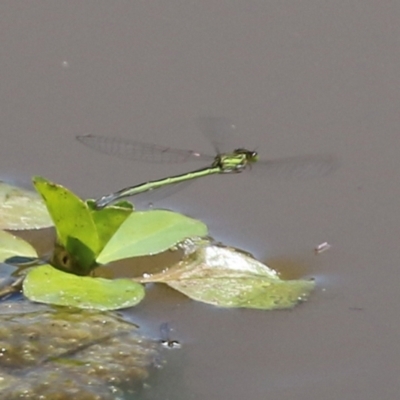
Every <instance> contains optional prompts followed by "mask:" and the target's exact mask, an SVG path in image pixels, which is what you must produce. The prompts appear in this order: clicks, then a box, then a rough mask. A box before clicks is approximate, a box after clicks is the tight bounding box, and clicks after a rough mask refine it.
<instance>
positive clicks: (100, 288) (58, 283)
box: [23, 265, 144, 310]
mask: <svg viewBox="0 0 400 400" xmlns="http://www.w3.org/2000/svg"><path fill="white" fill-rule="evenodd" d="M23 289H24V295H25V296H26V297H28V299H29V300H32V301H37V302H39V303H47V304H56V305H61V306H72V307H78V308H89V309H96V310H116V309H120V308H127V307H132V306H134V305H136V304H138V303H139V302H140V301H141V300H142V299H143V297H144V288H143V286H142V285H140V284H138V283H136V282H133V281H132V280H130V279H115V280H108V279H103V278H91V277H81V276H76V275H73V274H69V273H66V272H62V271H59V270H57V269H55V268H53V267H51V266H50V265H43V266H41V267H37V268H34V269H33V270H31V271H29V273H28V274H27V276H26V278H25V280H24V284H23Z"/></svg>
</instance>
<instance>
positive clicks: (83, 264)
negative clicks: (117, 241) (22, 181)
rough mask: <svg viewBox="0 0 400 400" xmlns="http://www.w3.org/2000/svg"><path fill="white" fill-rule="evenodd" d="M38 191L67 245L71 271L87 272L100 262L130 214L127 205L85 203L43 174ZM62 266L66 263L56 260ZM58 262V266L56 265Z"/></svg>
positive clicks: (61, 240) (60, 238) (36, 179)
mask: <svg viewBox="0 0 400 400" xmlns="http://www.w3.org/2000/svg"><path fill="white" fill-rule="evenodd" d="M33 183H34V185H35V188H36V190H37V191H38V192H39V193H40V194H41V196H42V197H43V199H44V201H45V204H46V206H47V208H48V211H49V213H50V215H51V217H52V219H53V221H54V224H55V227H56V231H57V241H58V243H59V244H61V245H62V247H64V248H65V250H66V252H67V255H66V257H67V258H66V259H67V260H70V261H68V263H67V264H71V265H73V266H74V268H73V269H69V268H67V269H68V270H70V271H71V272H75V273H79V274H81V275H85V274H87V273H88V272H89V271H90V270H91V269H93V268H94V267H95V265H96V262H95V260H96V257H97V256H98V254H99V253H100V252H101V250H102V249H103V248H104V246H105V245H106V243H107V242H108V241H109V239H110V238H111V237H112V235H113V234H114V233H115V231H116V230H117V229H118V228H119V227H120V225H121V224H122V223H123V222H124V221H125V219H126V218H127V217H128V216H129V215H130V213H131V212H132V210H131V209H130V208H127V207H125V208H124V207H108V208H106V209H103V210H94V209H93V207H92V205H91V203H90V201H89V202H84V201H83V200H81V199H80V198H79V197H78V196H76V195H75V194H74V193H72V192H71V191H70V190H68V189H67V188H65V187H63V186H61V185H57V184H55V183H52V182H49V181H47V180H46V179H44V178H42V177H35V178H34V179H33ZM58 259H59V257H58V256H57V255H56V258H55V259H53V262H55V263H56V264H57V266H58V267H59V268H62V269H66V268H64V265H63V264H62V263H61V264H60V263H59V262H56V261H57V260H58ZM56 264H55V265H56Z"/></svg>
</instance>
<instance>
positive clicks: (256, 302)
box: [138, 243, 315, 310]
mask: <svg viewBox="0 0 400 400" xmlns="http://www.w3.org/2000/svg"><path fill="white" fill-rule="evenodd" d="M138 280H139V281H140V282H142V283H143V282H164V283H166V284H168V285H169V286H171V287H172V288H174V289H176V290H178V291H179V292H182V293H184V294H185V295H187V296H188V297H190V298H191V299H193V300H198V301H202V302H205V303H209V304H213V305H215V306H220V307H246V308H258V309H264V310H273V309H282V308H291V307H293V306H294V305H296V303H298V302H299V301H301V300H305V299H306V298H307V296H308V295H309V294H310V292H311V291H312V290H313V288H314V286H315V284H314V282H313V281H309V280H290V281H284V280H281V279H280V278H279V277H278V275H277V273H276V272H275V271H274V270H272V269H270V268H268V267H267V266H266V265H264V264H262V263H261V262H259V261H257V260H255V259H254V258H253V257H251V256H250V255H249V254H245V253H243V252H240V251H238V250H235V249H232V248H228V247H222V246H219V245H218V246H216V245H211V244H207V243H205V244H204V243H203V244H200V245H198V246H197V248H196V250H195V251H194V252H193V253H191V254H188V255H187V256H186V257H185V258H184V259H183V260H182V261H181V262H179V263H178V264H176V265H175V266H173V267H170V268H169V269H167V270H166V271H163V272H162V273H159V274H154V275H150V276H149V277H146V278H141V279H138Z"/></svg>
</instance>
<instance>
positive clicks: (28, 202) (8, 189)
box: [0, 181, 53, 230]
mask: <svg viewBox="0 0 400 400" xmlns="http://www.w3.org/2000/svg"><path fill="white" fill-rule="evenodd" d="M52 225H53V222H52V220H51V218H50V215H49V213H48V211H47V209H46V206H45V204H44V203H43V200H42V199H41V198H40V197H39V196H38V194H37V193H35V192H33V191H31V190H26V189H22V188H18V187H15V186H12V185H9V184H7V183H5V182H1V181H0V229H10V230H22V229H40V228H47V227H49V226H52Z"/></svg>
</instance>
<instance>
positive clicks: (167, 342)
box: [160, 322, 182, 349]
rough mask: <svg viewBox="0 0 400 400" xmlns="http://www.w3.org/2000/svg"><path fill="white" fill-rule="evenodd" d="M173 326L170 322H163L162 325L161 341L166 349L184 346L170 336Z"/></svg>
mask: <svg viewBox="0 0 400 400" xmlns="http://www.w3.org/2000/svg"><path fill="white" fill-rule="evenodd" d="M170 333H171V327H170V325H169V323H168V322H163V323H162V324H161V325H160V337H161V340H160V343H161V345H162V346H163V347H165V348H166V349H180V348H181V347H182V345H181V343H180V342H178V341H177V340H172V339H171V337H170Z"/></svg>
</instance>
